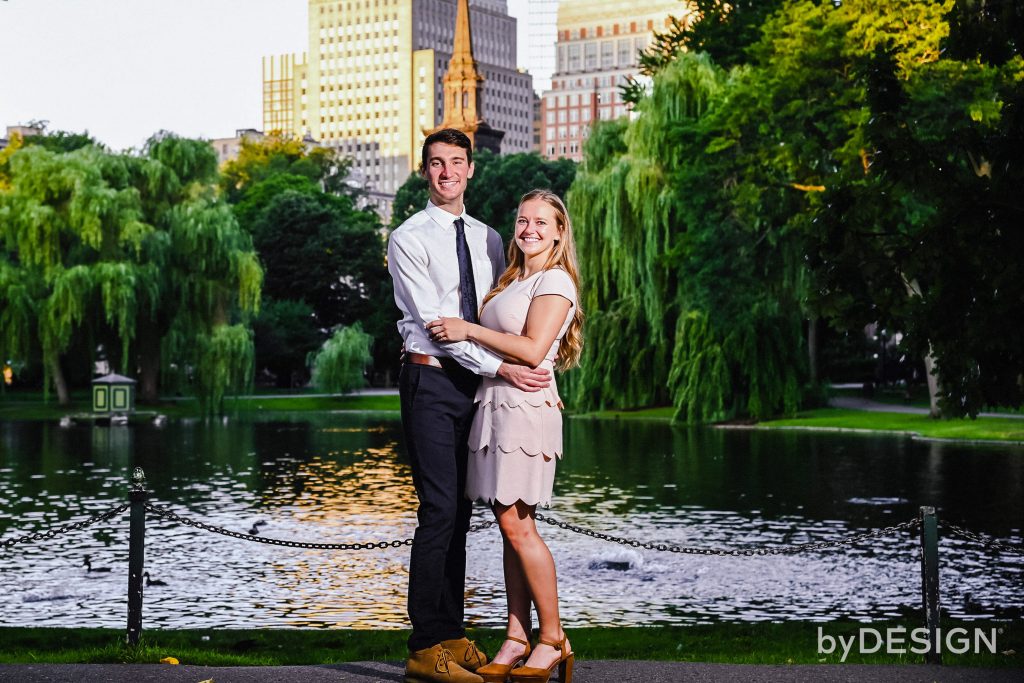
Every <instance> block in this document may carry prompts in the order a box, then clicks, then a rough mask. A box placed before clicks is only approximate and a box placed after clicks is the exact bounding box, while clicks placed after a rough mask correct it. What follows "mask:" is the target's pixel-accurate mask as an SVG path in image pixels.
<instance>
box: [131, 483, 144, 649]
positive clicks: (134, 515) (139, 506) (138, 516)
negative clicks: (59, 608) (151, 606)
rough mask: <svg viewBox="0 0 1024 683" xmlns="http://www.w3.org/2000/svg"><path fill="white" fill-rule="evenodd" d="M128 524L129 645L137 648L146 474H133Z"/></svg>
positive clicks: (140, 622) (140, 603) (140, 633)
mask: <svg viewBox="0 0 1024 683" xmlns="http://www.w3.org/2000/svg"><path fill="white" fill-rule="evenodd" d="M128 499H129V500H130V501H131V521H130V527H129V532H128V644H129V645H138V644H139V636H140V635H142V572H143V571H145V570H144V569H143V564H144V561H145V552H146V474H145V473H144V472H143V471H142V468H141V467H136V468H135V470H134V471H133V472H132V490H131V492H130V493H129V494H128Z"/></svg>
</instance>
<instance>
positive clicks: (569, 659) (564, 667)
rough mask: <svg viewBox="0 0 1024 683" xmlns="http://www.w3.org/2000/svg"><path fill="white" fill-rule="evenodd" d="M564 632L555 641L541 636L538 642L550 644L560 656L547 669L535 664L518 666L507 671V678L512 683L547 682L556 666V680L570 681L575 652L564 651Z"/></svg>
mask: <svg viewBox="0 0 1024 683" xmlns="http://www.w3.org/2000/svg"><path fill="white" fill-rule="evenodd" d="M565 640H566V636H565V634H562V639H561V640H560V641H558V642H557V643H552V642H551V641H549V640H544V639H543V638H542V639H541V640H539V641H537V642H538V644H542V645H550V646H551V647H553V648H555V649H556V650H558V651H559V652H560V653H562V654H561V656H560V657H559V658H558V660H556V661H555V663H554V664H552V665H551V666H550V668H547V669H541V668H540V667H536V666H520V667H517V668H515V669H512V671H510V672H509V680H510V681H512V683H547V681H548V678H550V677H551V674H552V673H554V671H555V667H556V666H557V667H558V680H560V681H561V682H562V683H572V666H573V664H574V663H575V660H576V653H575V652H566V651H565V645H566V643H565Z"/></svg>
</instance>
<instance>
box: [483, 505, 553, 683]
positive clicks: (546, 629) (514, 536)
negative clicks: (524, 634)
mask: <svg viewBox="0 0 1024 683" xmlns="http://www.w3.org/2000/svg"><path fill="white" fill-rule="evenodd" d="M536 507H537V506H535V505H526V504H525V503H523V502H522V501H518V502H517V503H516V504H515V505H514V506H508V507H504V508H503V509H500V510H499V509H496V510H495V515H496V517H497V519H498V526H499V527H500V528H501V535H502V537H503V538H504V539H505V543H506V548H507V549H511V550H512V555H513V556H514V557H515V558H516V559H517V560H518V562H519V565H520V567H521V568H522V577H523V579H524V580H525V584H526V587H527V589H528V594H529V595H530V596H531V597H532V598H533V604H534V606H535V607H536V608H537V620H538V621H539V622H540V637H541V639H543V640H548V641H551V642H554V643H557V642H559V641H560V640H561V639H562V637H563V636H564V635H565V634H564V633H563V631H562V621H561V619H560V618H559V615H558V580H557V578H556V576H555V561H554V558H552V557H551V551H550V550H548V546H547V544H545V543H544V539H542V538H541V537H540V534H539V533H537V524H536V522H535V521H534V517H533V515H534V512H535V511H536ZM505 566H506V567H508V565H507V564H506V565H505ZM506 576H507V574H506ZM558 657H559V653H558V651H557V650H555V649H554V648H552V647H550V646H548V645H538V646H537V647H536V648H534V650H533V654H531V655H530V660H529V666H538V667H541V668H545V669H546V668H548V667H549V666H550V665H551V664H553V663H554V662H555V661H556V660H557V659H558Z"/></svg>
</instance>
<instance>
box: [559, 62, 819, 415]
mask: <svg viewBox="0 0 1024 683" xmlns="http://www.w3.org/2000/svg"><path fill="white" fill-rule="evenodd" d="M742 76H743V74H742V72H734V73H733V75H732V76H731V77H730V76H728V75H727V74H726V73H725V72H724V71H723V70H721V69H719V68H718V67H717V66H715V65H714V63H713V62H712V61H711V60H710V59H709V58H708V57H707V56H706V55H696V56H695V55H683V56H681V57H680V58H678V59H677V60H676V61H674V62H673V63H671V64H670V65H668V66H667V67H666V68H664V69H663V70H662V71H661V72H660V73H658V75H657V76H656V77H655V80H654V86H653V89H652V91H651V93H650V95H649V96H647V97H645V98H644V99H642V100H641V101H640V102H639V104H638V105H637V110H638V114H639V116H638V117H637V118H636V120H635V121H634V122H632V123H627V122H624V121H622V122H616V123H615V124H612V125H605V126H601V127H598V129H597V130H596V131H595V134H594V135H593V136H592V138H591V140H590V142H589V143H588V145H587V148H586V150H585V161H584V165H583V168H582V169H581V172H580V174H579V175H578V176H577V181H576V183H575V184H574V185H573V188H572V191H571V192H570V196H569V205H570V207H571V208H572V210H573V214H574V218H575V221H576V226H577V227H576V229H577V232H578V233H579V250H580V254H581V266H580V268H581V271H582V275H583V278H584V280H585V282H584V287H583V288H584V293H583V296H584V299H583V301H584V305H585V306H586V308H585V310H588V314H589V315H590V320H591V324H590V325H589V328H588V347H589V348H590V349H591V351H589V353H588V355H587V357H586V361H585V363H584V366H583V372H582V373H580V377H579V378H578V379H577V380H576V381H575V382H574V383H573V393H574V397H575V399H576V400H577V401H578V402H579V403H580V404H582V405H585V406H586V405H589V406H595V407H597V406H600V407H603V406H615V407H634V406H642V405H651V404H658V403H664V402H672V403H673V404H674V405H675V406H676V408H677V416H678V418H679V419H681V420H684V421H688V422H698V421H706V420H713V419H723V418H726V417H730V416H733V415H737V414H749V415H752V416H755V417H761V416H764V415H767V414H770V413H771V412H774V411H778V410H781V409H788V410H792V409H794V408H795V406H796V403H797V400H798V397H799V384H800V379H801V376H802V374H801V373H802V359H801V357H800V349H801V346H802V343H801V337H800V326H799V321H800V307H799V301H798V298H797V295H796V287H794V286H793V283H794V282H795V281H798V280H799V276H797V275H794V274H793V272H792V271H793V270H794V268H798V266H796V265H795V264H794V263H793V260H794V259H792V258H788V257H787V256H786V254H790V253H792V252H793V251H794V247H793V246H792V245H791V242H792V240H791V239H789V238H788V237H787V236H785V235H783V234H781V233H780V232H779V230H778V228H779V226H778V225H777V224H776V221H775V220H774V219H773V218H772V217H771V215H772V214H771V212H769V213H767V214H762V213H759V212H747V211H744V210H743V203H744V201H746V196H745V193H744V192H743V191H741V189H744V188H740V186H739V184H738V183H737V179H736V177H735V175H734V173H732V172H730V169H729V168H728V166H727V165H722V164H720V163H718V160H717V159H716V158H715V157H714V156H709V155H708V153H707V152H708V146H709V145H710V144H711V142H712V140H713V132H712V131H713V126H712V125H711V124H712V122H714V121H715V119H714V117H713V114H714V113H715V110H716V108H720V107H721V106H722V102H723V101H725V93H726V92H728V91H729V90H730V89H731V88H735V87H736V81H737V80H738V79H741V78H742ZM762 199H764V198H762ZM769 235H770V237H768V239H767V240H766V237H767V236H769ZM666 378H667V379H668V382H666V381H665V380H666Z"/></svg>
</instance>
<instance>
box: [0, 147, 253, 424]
mask: <svg viewBox="0 0 1024 683" xmlns="http://www.w3.org/2000/svg"><path fill="white" fill-rule="evenodd" d="M7 166H8V167H9V178H10V180H9V182H10V188H9V189H8V190H6V191H4V192H2V193H0V219H2V220H0V226H2V227H0V229H2V231H3V240H4V242H3V246H4V252H3V259H2V261H0V287H2V288H3V292H2V296H0V320H3V321H4V323H5V324H4V328H3V333H2V337H3V341H2V343H3V345H4V348H5V349H10V350H11V352H12V355H18V356H21V357H27V356H28V355H30V354H32V353H33V352H34V351H35V349H36V348H38V351H39V354H40V359H41V361H42V362H43V365H44V370H45V373H46V375H47V381H46V387H47V388H48V387H49V382H50V381H51V380H52V381H53V383H54V386H55V387H56V389H57V393H58V397H59V399H60V402H61V403H62V404H67V403H68V402H69V394H68V388H67V383H66V382H65V380H64V373H63V369H62V367H61V361H62V355H63V354H64V353H65V352H66V350H67V349H68V348H69V347H70V345H71V344H72V342H73V341H74V340H75V339H76V338H77V339H84V340H87V341H91V340H99V339H102V340H104V341H105V342H109V344H110V347H112V348H114V349H115V351H116V352H117V356H116V357H117V358H118V359H119V365H120V368H121V371H122V372H126V373H128V374H134V371H135V370H136V369H138V370H139V372H140V380H141V382H140V386H141V388H142V392H143V399H150V400H151V399H155V398H156V397H157V392H158V387H159V384H158V378H159V372H160V367H161V357H164V358H166V359H167V362H168V363H171V362H174V363H177V364H179V365H191V366H196V365H199V364H200V361H202V362H203V363H205V364H207V365H208V364H209V362H210V360H209V359H210V358H217V359H220V360H218V361H217V363H215V365H217V367H218V368H221V367H225V368H229V371H228V372H227V373H226V374H225V373H224V372H221V371H220V370H218V371H217V372H213V373H211V374H212V375H213V376H215V377H220V378H225V377H226V378H227V379H225V380H224V381H225V382H228V384H233V385H236V386H237V385H241V384H244V383H245V380H246V378H247V377H248V376H251V355H252V353H251V342H250V344H249V348H248V350H247V349H246V348H245V345H244V344H240V343H239V341H238V340H239V339H241V338H242V337H243V336H247V335H248V327H247V325H246V324H245V323H246V316H247V315H248V313H249V312H251V311H253V310H255V308H256V307H257V305H258V301H259V288H260V282H261V278H262V273H261V270H260V267H259V264H258V262H257V260H256V258H255V256H254V254H253V251H252V245H251V241H250V240H249V237H248V235H246V234H245V233H244V232H242V231H240V230H239V228H238V225H237V223H236V221H235V220H234V217H233V215H232V213H231V211H230V210H229V209H228V208H227V207H226V206H224V205H223V204H221V203H218V202H217V200H216V198H215V196H214V187H213V180H214V178H215V172H216V160H215V157H214V155H213V152H212V150H211V149H210V148H209V145H207V144H206V143H202V142H199V141H189V140H180V139H177V138H174V137H173V136H168V135H161V136H157V137H155V138H153V139H152V140H151V141H150V143H149V144H148V145H147V149H146V151H145V153H144V154H143V155H142V156H133V155H124V154H110V153H108V152H105V151H103V150H101V149H99V148H96V147H85V148H82V149H78V150H75V151H73V152H70V153H64V154H61V153H53V152H51V151H49V150H47V149H45V148H44V147H43V146H30V147H25V148H23V149H20V150H18V151H17V152H16V153H15V154H13V155H12V156H11V157H10V159H9V161H8V164H7ZM228 328H231V329H233V330H234V331H233V332H232V333H230V334H228V333H226V332H225V330H226V329H228ZM90 345H92V344H90ZM246 358H248V359H249V361H250V363H249V369H248V370H247V371H246V372H240V371H239V370H238V368H240V367H243V366H244V361H245V359H246ZM71 360H73V361H75V362H78V363H91V361H92V358H91V357H89V358H75V359H71ZM204 382H205V380H204ZM209 386H210V385H209V383H208V382H207V383H200V384H197V387H198V388H199V389H200V391H201V392H205V393H204V394H203V395H204V396H206V394H210V395H211V396H213V397H214V398H217V392H216V391H212V390H207V388H208V387H209ZM211 391H212V393H211ZM218 391H221V392H222V391H223V389H220V390H218Z"/></svg>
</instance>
